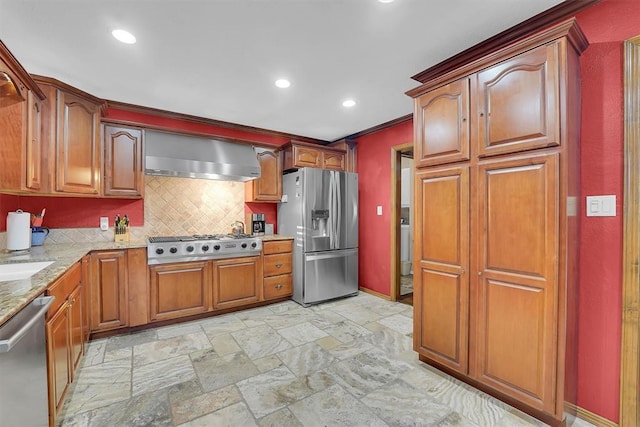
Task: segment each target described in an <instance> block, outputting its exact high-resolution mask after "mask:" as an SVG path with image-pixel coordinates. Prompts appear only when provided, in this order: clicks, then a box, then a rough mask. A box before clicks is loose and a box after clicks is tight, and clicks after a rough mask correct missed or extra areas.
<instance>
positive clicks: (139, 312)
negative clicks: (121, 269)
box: [127, 248, 149, 326]
mask: <svg viewBox="0 0 640 427" xmlns="http://www.w3.org/2000/svg"><path fill="white" fill-rule="evenodd" d="M127 280H128V282H129V287H128V297H129V319H128V320H129V326H139V325H145V324H147V323H149V274H148V265H147V248H129V249H127Z"/></svg>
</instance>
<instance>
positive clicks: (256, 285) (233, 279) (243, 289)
mask: <svg viewBox="0 0 640 427" xmlns="http://www.w3.org/2000/svg"><path fill="white" fill-rule="evenodd" d="M212 263H213V269H212V272H213V308H214V309H223V308H230V307H238V306H242V305H246V304H251V303H254V302H258V301H260V300H261V298H262V263H261V260H260V257H259V256H255V257H243V258H229V259H221V260H214V261H213V262H212Z"/></svg>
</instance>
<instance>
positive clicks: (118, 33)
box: [111, 29, 136, 44]
mask: <svg viewBox="0 0 640 427" xmlns="http://www.w3.org/2000/svg"><path fill="white" fill-rule="evenodd" d="M111 35H112V36H113V37H115V38H116V40H119V41H121V42H122V43H126V44H134V43H135V42H136V37H135V36H134V35H133V34H131V33H130V32H129V31H125V30H119V29H118V30H113V31H112V32H111Z"/></svg>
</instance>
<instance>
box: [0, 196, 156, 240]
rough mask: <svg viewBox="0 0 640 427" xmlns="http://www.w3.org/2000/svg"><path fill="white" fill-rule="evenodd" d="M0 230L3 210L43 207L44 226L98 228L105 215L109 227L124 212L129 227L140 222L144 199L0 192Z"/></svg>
mask: <svg viewBox="0 0 640 427" xmlns="http://www.w3.org/2000/svg"><path fill="white" fill-rule="evenodd" d="M0 200H1V202H0V215H1V217H0V231H5V230H6V226H7V222H6V217H7V212H10V211H15V210H16V209H22V210H23V211H25V212H30V213H39V212H41V211H42V209H43V208H47V211H46V213H45V216H44V221H43V223H42V226H43V227H47V228H91V227H95V228H98V227H99V226H100V217H101V216H106V217H109V225H110V226H111V227H113V221H114V217H115V216H116V214H120V215H125V214H126V215H127V216H128V217H129V220H130V223H131V225H133V226H136V227H138V226H141V225H144V202H143V200H142V199H139V200H125V199H86V198H72V197H38V196H35V197H34V196H10V195H0Z"/></svg>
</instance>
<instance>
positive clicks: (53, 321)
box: [46, 303, 71, 418]
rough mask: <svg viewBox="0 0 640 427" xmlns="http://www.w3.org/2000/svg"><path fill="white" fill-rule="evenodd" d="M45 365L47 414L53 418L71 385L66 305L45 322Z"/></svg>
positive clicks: (67, 311)
mask: <svg viewBox="0 0 640 427" xmlns="http://www.w3.org/2000/svg"><path fill="white" fill-rule="evenodd" d="M46 331H47V363H48V365H49V368H48V372H49V414H50V418H54V417H55V414H56V413H57V412H58V411H59V410H60V409H61V408H62V404H63V403H64V396H65V394H66V392H67V387H68V386H69V384H70V383H71V366H70V364H69V359H70V354H69V348H70V341H69V338H70V336H69V310H68V309H67V305H66V303H65V304H63V305H62V306H61V307H60V308H59V309H58V311H57V312H56V313H55V314H54V315H53V316H52V317H51V318H50V319H49V320H47V324H46Z"/></svg>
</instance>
